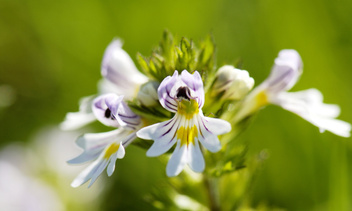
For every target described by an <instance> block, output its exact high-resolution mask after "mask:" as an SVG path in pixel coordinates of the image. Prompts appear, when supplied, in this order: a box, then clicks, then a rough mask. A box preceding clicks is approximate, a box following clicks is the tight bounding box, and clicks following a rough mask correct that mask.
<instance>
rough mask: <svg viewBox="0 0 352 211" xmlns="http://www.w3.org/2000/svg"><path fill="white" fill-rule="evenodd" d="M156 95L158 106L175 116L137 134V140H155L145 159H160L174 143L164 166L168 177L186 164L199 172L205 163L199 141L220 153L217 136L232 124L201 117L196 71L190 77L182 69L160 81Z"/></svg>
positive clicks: (201, 91) (200, 90)
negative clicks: (156, 157) (179, 73)
mask: <svg viewBox="0 0 352 211" xmlns="http://www.w3.org/2000/svg"><path fill="white" fill-rule="evenodd" d="M158 96H159V101H160V103H161V105H162V106H163V107H164V108H165V109H167V110H169V111H171V112H173V113H175V116H174V117H173V118H172V119H171V120H169V121H165V122H161V123H157V124H154V125H151V126H148V127H145V128H142V129H141V130H139V131H138V132H137V136H138V137H140V138H143V139H152V140H154V143H153V145H152V146H151V147H150V149H149V150H148V151H147V156H151V157H154V156H159V155H161V154H163V153H165V152H167V151H168V150H169V149H170V148H171V147H172V146H173V145H174V144H175V143H176V148H175V150H174V152H173V154H172V156H171V158H170V160H169V162H168V164H167V168H166V173H167V175H168V176H176V175H178V174H179V173H180V172H181V171H182V170H183V168H184V166H185V165H186V164H188V165H189V166H190V167H191V169H192V170H193V171H195V172H202V171H203V170H204V167H205V163H204V158H203V155H202V151H201V149H200V145H199V142H200V143H202V145H203V146H204V147H205V148H207V149H208V150H209V151H211V152H217V151H219V150H220V149H221V144H220V141H219V139H218V137H217V136H218V135H221V134H224V133H227V132H229V131H230V130H231V125H230V124H229V123H228V122H226V121H224V120H221V119H216V118H209V117H204V115H203V112H202V107H203V105H204V89H203V82H202V79H201V77H200V75H199V73H198V72H197V71H195V72H194V74H193V75H191V74H190V73H188V72H187V71H186V70H184V71H183V72H182V73H181V76H179V75H178V72H177V71H175V73H174V75H173V76H172V77H171V76H168V77H166V78H165V79H164V80H163V81H162V82H161V84H160V86H159V88H158Z"/></svg>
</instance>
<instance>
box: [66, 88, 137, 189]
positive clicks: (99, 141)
mask: <svg viewBox="0 0 352 211" xmlns="http://www.w3.org/2000/svg"><path fill="white" fill-rule="evenodd" d="M92 110H93V113H94V115H95V117H96V118H97V119H98V120H99V121H100V122H101V123H103V124H104V125H107V126H111V127H116V128H117V127H118V129H116V130H113V131H109V132H104V133H95V134H94V133H88V134H84V135H83V136H81V137H79V138H78V140H77V142H76V143H77V145H78V146H79V147H81V148H82V149H84V151H83V153H82V154H80V155H79V156H78V157H76V158H73V159H72V160H69V161H68V163H70V164H78V163H84V162H87V161H92V160H94V162H93V163H92V164H90V165H89V166H88V167H87V168H86V169H85V170H83V171H82V172H81V173H80V174H79V175H78V176H77V177H76V178H75V179H74V181H73V182H72V183H71V186H72V187H78V186H80V185H82V184H84V183H85V182H87V181H88V180H90V179H91V182H90V184H89V185H88V187H90V186H91V185H92V184H93V183H94V181H95V180H96V179H97V178H98V176H99V175H100V174H101V173H102V172H103V171H104V169H105V168H106V167H107V174H108V176H111V175H112V173H113V172H114V170H115V162H116V159H117V158H119V159H121V158H123V157H124V156H125V147H126V146H127V145H129V144H130V143H131V142H132V141H133V140H134V139H135V138H136V131H137V130H138V129H139V128H140V127H141V124H142V123H141V119H140V117H139V116H138V115H136V114H135V113H133V112H132V111H131V109H130V108H129V107H128V106H127V104H126V103H125V102H124V101H123V96H118V95H116V94H105V95H102V96H100V97H97V98H96V99H95V100H94V102H93V106H92Z"/></svg>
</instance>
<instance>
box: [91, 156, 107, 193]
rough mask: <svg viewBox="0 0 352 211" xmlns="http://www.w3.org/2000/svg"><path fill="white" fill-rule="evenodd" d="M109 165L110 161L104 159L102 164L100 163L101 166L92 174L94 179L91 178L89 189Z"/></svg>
mask: <svg viewBox="0 0 352 211" xmlns="http://www.w3.org/2000/svg"><path fill="white" fill-rule="evenodd" d="M107 165H108V160H106V159H103V160H102V162H101V163H99V165H97V166H96V167H95V169H94V170H93V171H92V174H91V176H92V178H91V180H90V183H89V185H88V188H89V187H90V186H92V185H93V183H94V182H95V180H97V179H98V177H99V176H100V175H101V173H103V171H104V169H105V168H106V166H107Z"/></svg>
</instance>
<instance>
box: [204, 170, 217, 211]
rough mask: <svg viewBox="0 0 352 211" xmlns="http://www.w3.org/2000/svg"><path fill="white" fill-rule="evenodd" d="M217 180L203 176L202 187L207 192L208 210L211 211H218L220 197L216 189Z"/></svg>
mask: <svg viewBox="0 0 352 211" xmlns="http://www.w3.org/2000/svg"><path fill="white" fill-rule="evenodd" d="M217 182H218V180H217V179H215V178H209V177H208V176H207V175H204V185H205V187H206V189H207V192H208V198H209V208H210V210H211V211H220V210H221V207H220V197H219V189H218V184H217Z"/></svg>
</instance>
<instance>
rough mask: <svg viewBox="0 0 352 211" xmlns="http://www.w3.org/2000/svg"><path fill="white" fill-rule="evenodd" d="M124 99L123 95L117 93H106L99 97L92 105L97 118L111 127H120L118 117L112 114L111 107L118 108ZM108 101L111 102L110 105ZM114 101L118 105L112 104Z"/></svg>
mask: <svg viewBox="0 0 352 211" xmlns="http://www.w3.org/2000/svg"><path fill="white" fill-rule="evenodd" d="M122 99H123V96H118V95H116V94H112V93H109V94H104V95H101V96H99V97H97V98H96V99H95V100H94V102H93V106H92V110H93V113H94V115H95V116H96V118H97V119H98V120H99V121H100V122H101V123H103V124H104V125H106V126H111V127H119V126H120V123H119V122H118V121H117V120H116V118H115V117H114V116H113V115H112V111H111V110H110V109H115V107H116V109H117V108H118V107H119V105H120V104H121V102H122ZM107 102H108V103H110V104H109V106H110V108H109V106H108V105H107ZM112 102H114V103H115V104H116V105H115V107H114V106H112Z"/></svg>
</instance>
